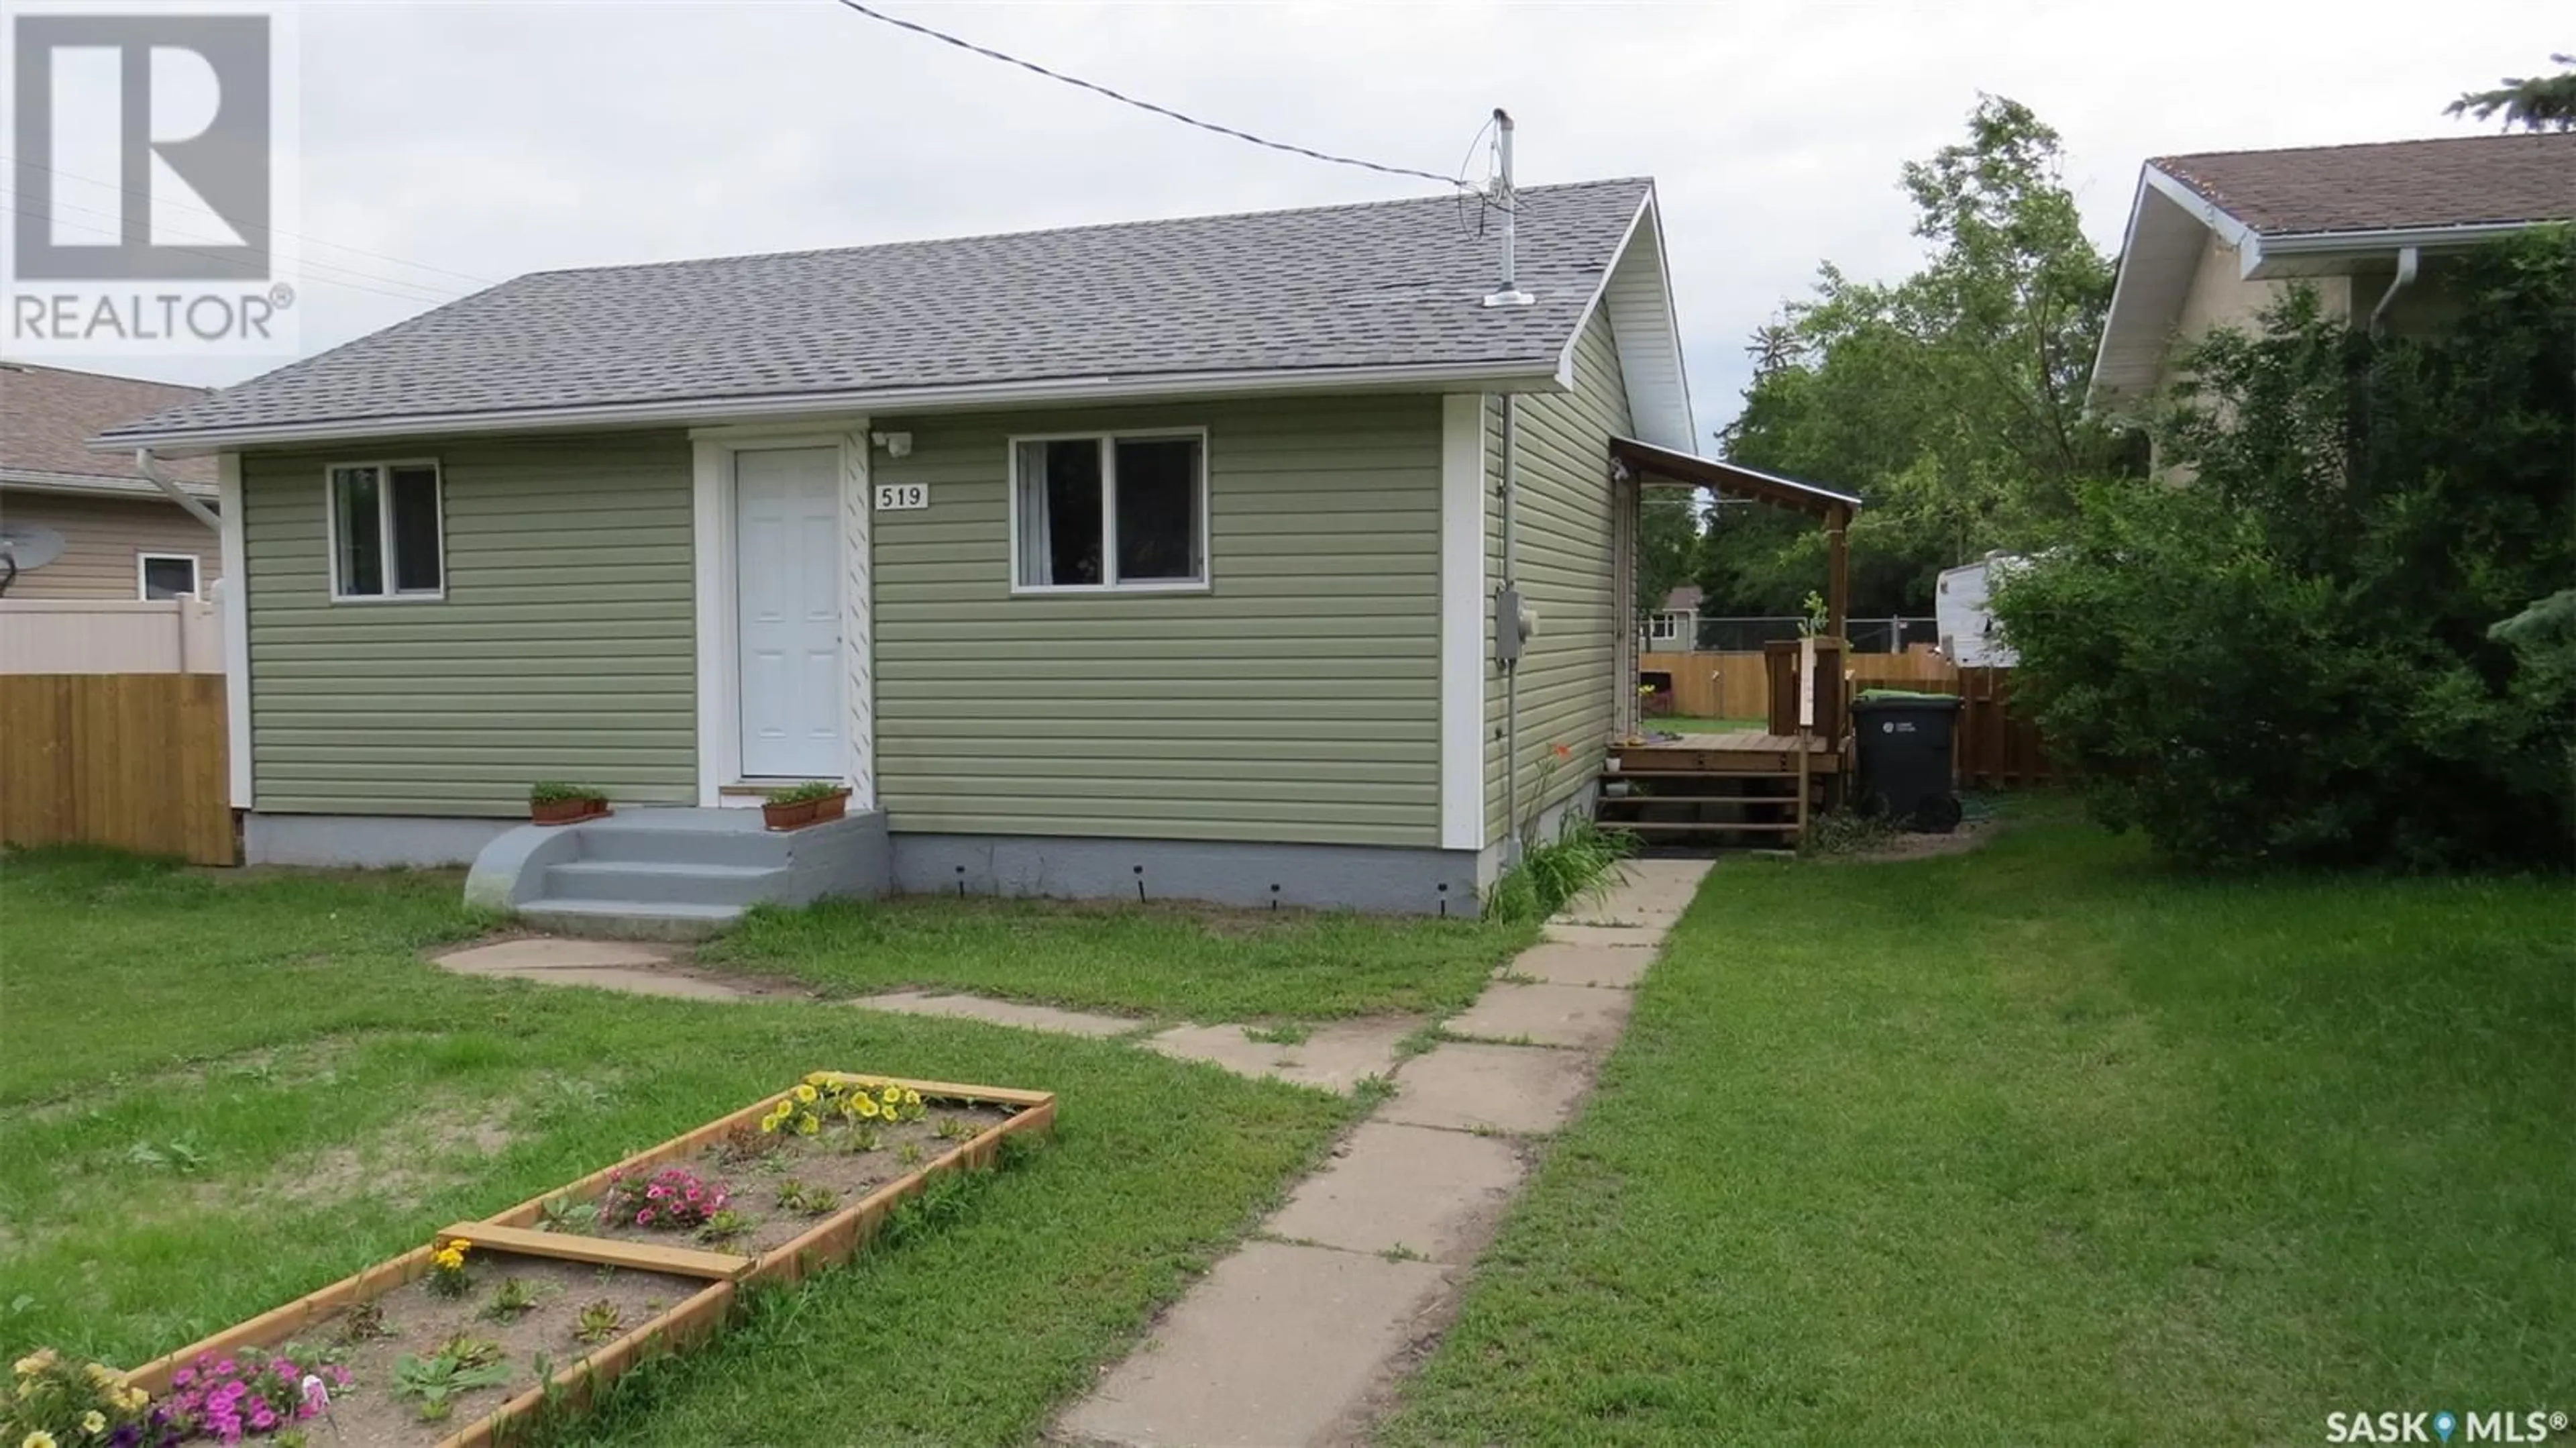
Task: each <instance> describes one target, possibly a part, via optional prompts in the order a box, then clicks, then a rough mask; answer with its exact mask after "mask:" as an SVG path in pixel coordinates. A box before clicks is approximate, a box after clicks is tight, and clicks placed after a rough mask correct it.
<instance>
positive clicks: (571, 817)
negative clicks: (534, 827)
mask: <svg viewBox="0 0 2576 1448" xmlns="http://www.w3.org/2000/svg"><path fill="white" fill-rule="evenodd" d="M606 813H608V801H606V800H604V799H549V800H544V801H533V800H532V801H530V802H529V804H528V819H529V821H530V822H531V823H534V824H541V825H570V824H579V823H580V822H582V821H583V820H588V819H597V818H599V817H600V816H602V815H604V814H606Z"/></svg>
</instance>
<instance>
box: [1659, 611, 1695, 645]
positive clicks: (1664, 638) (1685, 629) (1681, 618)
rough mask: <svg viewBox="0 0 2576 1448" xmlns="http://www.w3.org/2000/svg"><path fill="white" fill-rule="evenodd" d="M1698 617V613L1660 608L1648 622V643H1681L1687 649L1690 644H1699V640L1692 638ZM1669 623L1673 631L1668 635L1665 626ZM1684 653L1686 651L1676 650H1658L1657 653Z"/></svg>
mask: <svg viewBox="0 0 2576 1448" xmlns="http://www.w3.org/2000/svg"><path fill="white" fill-rule="evenodd" d="M1698 617H1699V615H1697V614H1696V613H1684V612H1682V611H1681V610H1680V609H1677V608H1659V609H1657V610H1655V612H1654V613H1653V614H1652V615H1651V616H1650V617H1648V619H1647V620H1646V642H1647V643H1648V644H1650V645H1651V644H1663V643H1679V644H1683V645H1685V649H1686V648H1687V646H1688V645H1689V644H1692V643H1697V642H1698V640H1697V639H1694V638H1691V637H1690V633H1691V625H1692V624H1693V623H1694V622H1696V621H1697V620H1698ZM1668 623H1669V624H1671V625H1672V631H1671V632H1670V633H1666V632H1665V631H1664V625H1666V624H1668ZM1683 651H1684V650H1676V649H1660V650H1657V652H1660V653H1677V652H1683Z"/></svg>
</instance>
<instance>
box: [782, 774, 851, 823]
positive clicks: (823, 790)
mask: <svg viewBox="0 0 2576 1448" xmlns="http://www.w3.org/2000/svg"><path fill="white" fill-rule="evenodd" d="M849 804H850V787H849V786H848V785H846V784H831V783H827V782H825V781H823V780H819V779H816V780H809V781H807V782H806V783H804V784H791V785H789V786H787V787H786V788H785V789H773V790H771V791H770V792H769V793H767V794H765V795H762V796H761V797H760V818H761V822H762V823H763V824H765V825H767V826H769V828H771V829H773V830H800V829H803V828H804V827H805V826H807V825H815V824H821V823H822V822H823V821H825V820H836V819H839V818H840V817H841V813H842V811H844V810H846V809H848V808H849Z"/></svg>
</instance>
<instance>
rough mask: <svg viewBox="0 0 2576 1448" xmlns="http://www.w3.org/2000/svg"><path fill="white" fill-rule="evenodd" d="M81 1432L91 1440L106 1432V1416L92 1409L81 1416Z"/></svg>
mask: <svg viewBox="0 0 2576 1448" xmlns="http://www.w3.org/2000/svg"><path fill="white" fill-rule="evenodd" d="M81 1431H82V1432H84V1433H87V1434H89V1435H90V1436H91V1437H93V1438H94V1437H97V1436H98V1435H99V1434H101V1433H104V1432H106V1431H107V1415H106V1414H105V1413H102V1412H100V1411H99V1410H98V1409H96V1408H92V1409H90V1410H89V1411H88V1412H86V1413H83V1414H81Z"/></svg>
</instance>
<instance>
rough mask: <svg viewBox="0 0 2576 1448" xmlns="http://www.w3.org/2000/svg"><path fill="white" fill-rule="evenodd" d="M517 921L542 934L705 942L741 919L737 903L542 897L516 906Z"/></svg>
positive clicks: (740, 909) (739, 907) (611, 938)
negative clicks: (712, 903)
mask: <svg viewBox="0 0 2576 1448" xmlns="http://www.w3.org/2000/svg"><path fill="white" fill-rule="evenodd" d="M518 910H519V918H520V919H522V920H524V921H526V922H527V923H528V924H530V925H533V926H535V927H537V928H538V929H540V930H555V931H561V932H562V933H564V934H566V935H591V936H600V937H604V938H606V939H610V940H704V939H707V938H708V937H709V936H713V935H717V934H720V933H722V932H723V931H724V930H725V928H726V927H727V926H730V925H732V924H733V923H734V922H735V921H737V920H740V919H741V918H742V907H741V906H739V905H697V904H691V903H688V902H686V901H678V900H664V901H660V902H657V903H653V904H646V903H644V902H642V901H639V900H583V899H577V898H576V899H558V898H553V897H541V898H539V899H535V900H530V901H528V902H527V903H526V904H523V905H521V906H519V907H518Z"/></svg>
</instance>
